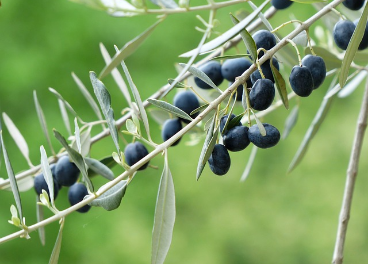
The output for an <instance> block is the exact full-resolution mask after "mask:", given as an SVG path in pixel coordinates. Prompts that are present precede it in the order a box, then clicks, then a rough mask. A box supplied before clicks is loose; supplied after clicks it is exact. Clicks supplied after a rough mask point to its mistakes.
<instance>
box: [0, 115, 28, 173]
mask: <svg viewBox="0 0 368 264" xmlns="http://www.w3.org/2000/svg"><path fill="white" fill-rule="evenodd" d="M3 120H4V123H5V126H6V127H7V129H8V131H9V134H10V136H11V137H12V138H13V140H14V141H15V144H16V145H17V146H18V148H19V150H20V152H21V153H22V155H23V157H24V158H25V159H26V161H27V163H28V165H29V166H30V167H33V164H32V162H31V160H30V159H29V149H28V145H27V142H26V140H25V139H24V137H23V136H22V134H21V133H20V131H19V130H18V128H17V127H16V126H15V124H14V123H13V121H12V120H11V119H10V117H9V116H8V115H7V114H6V113H3Z"/></svg>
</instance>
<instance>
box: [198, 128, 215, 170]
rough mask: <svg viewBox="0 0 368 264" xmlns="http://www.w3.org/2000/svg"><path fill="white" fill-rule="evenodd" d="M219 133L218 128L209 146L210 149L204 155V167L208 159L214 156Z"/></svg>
mask: <svg viewBox="0 0 368 264" xmlns="http://www.w3.org/2000/svg"><path fill="white" fill-rule="evenodd" d="M218 132H219V129H218V128H217V129H216V130H215V132H214V133H213V136H212V138H211V141H210V143H209V144H208V147H207V149H206V152H205V153H204V158H203V160H202V162H203V164H202V165H204V164H205V163H206V162H207V161H208V159H209V158H210V156H211V154H212V151H213V149H214V148H215V145H216V141H217V136H218Z"/></svg>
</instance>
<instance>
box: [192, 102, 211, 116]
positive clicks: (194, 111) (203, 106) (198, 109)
mask: <svg viewBox="0 0 368 264" xmlns="http://www.w3.org/2000/svg"><path fill="white" fill-rule="evenodd" d="M208 106H209V104H204V105H201V106H200V107H198V108H196V109H194V110H193V111H192V112H190V115H194V114H195V113H198V112H201V111H202V110H203V109H206V108H207V107H208Z"/></svg>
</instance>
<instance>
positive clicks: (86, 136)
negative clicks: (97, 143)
mask: <svg viewBox="0 0 368 264" xmlns="http://www.w3.org/2000/svg"><path fill="white" fill-rule="evenodd" d="M91 130H92V127H91V126H88V128H87V130H85V131H83V132H82V133H81V134H80V144H81V152H80V154H81V155H82V156H83V157H86V156H88V154H89V151H90V149H91ZM72 148H73V149H75V150H76V151H79V150H78V147H77V141H76V140H74V141H73V143H72Z"/></svg>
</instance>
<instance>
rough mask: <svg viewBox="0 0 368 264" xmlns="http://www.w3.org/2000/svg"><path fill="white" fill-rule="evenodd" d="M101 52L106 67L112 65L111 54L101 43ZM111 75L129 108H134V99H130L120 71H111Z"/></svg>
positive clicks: (115, 69)
mask: <svg viewBox="0 0 368 264" xmlns="http://www.w3.org/2000/svg"><path fill="white" fill-rule="evenodd" d="M100 50H101V54H102V57H103V58H104V60H105V63H106V65H108V64H109V63H111V57H110V54H109V53H108V51H107V49H106V48H105V46H104V45H103V44H102V43H100ZM111 75H112V77H113V78H114V80H115V82H116V84H117V85H118V87H119V89H120V91H121V92H122V94H123V95H124V98H125V100H126V101H127V102H128V105H129V107H130V108H132V106H131V104H132V98H131V97H130V93H129V90H128V87H127V86H126V84H125V82H124V79H123V77H122V76H121V74H120V72H119V70H118V69H117V68H116V67H115V68H114V69H113V70H111Z"/></svg>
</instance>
